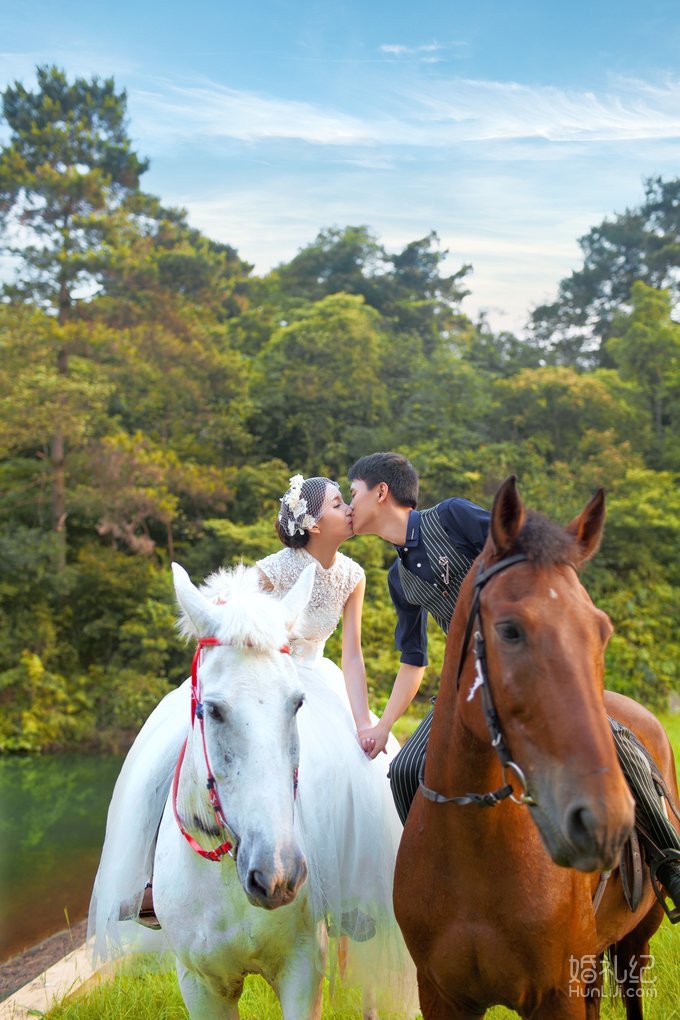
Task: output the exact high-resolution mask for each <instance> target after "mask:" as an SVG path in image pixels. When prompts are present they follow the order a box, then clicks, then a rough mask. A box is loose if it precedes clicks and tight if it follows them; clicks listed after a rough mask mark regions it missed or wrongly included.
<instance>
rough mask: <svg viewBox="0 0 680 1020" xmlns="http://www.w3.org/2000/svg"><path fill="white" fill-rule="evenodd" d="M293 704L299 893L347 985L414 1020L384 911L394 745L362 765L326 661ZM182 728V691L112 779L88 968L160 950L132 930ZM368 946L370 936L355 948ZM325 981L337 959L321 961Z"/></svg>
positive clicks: (311, 672)
mask: <svg viewBox="0 0 680 1020" xmlns="http://www.w3.org/2000/svg"><path fill="white" fill-rule="evenodd" d="M298 672H299V678H300V681H301V683H302V685H303V687H304V691H305V703H304V705H303V706H302V708H301V710H300V711H299V713H298V716H297V720H298V731H299V735H300V769H299V786H298V795H297V801H296V806H295V811H296V822H297V825H296V827H297V829H298V831H299V836H300V843H301V846H302V848H303V850H304V853H305V857H306V860H307V867H308V872H309V878H308V894H309V896H310V897H311V903H312V908H313V911H314V914H315V916H316V918H317V919H325V920H326V921H327V923H328V929H329V934H330V935H331V936H332V937H333V936H338V935H342V934H347V935H349V936H350V937H349V939H347V940H346V941H345V942H344V943H343V946H344V950H343V967H342V970H343V973H344V979H345V981H346V982H347V983H350V984H352V985H359V986H361V987H364V988H366V987H371V988H373V989H374V990H375V993H376V998H377V1003H378V1005H380V1006H381V1007H382V1008H383V1009H391V1010H394V1011H395V1013H397V1014H398V1015H399V1016H412V1015H414V1014H415V1012H416V1002H417V995H416V987H415V969H414V967H413V964H412V962H411V960H410V957H409V956H408V952H407V950H406V947H405V945H404V942H403V939H402V936H401V933H400V931H399V929H398V926H397V923H396V920H395V917H394V913H393V908H392V883H393V876H394V863H395V858H396V852H397V848H398V845H399V840H400V838H401V831H402V827H401V823H400V821H399V817H398V815H397V812H396V809H395V807H394V803H393V800H392V795H391V791H390V786H389V781H388V779H387V769H388V767H389V763H390V761H391V759H392V757H393V756H394V754H395V753H396V752H397V751H398V750H399V745H398V744H397V742H396V740H394V738H390V743H389V745H388V754H386V755H385V754H380V755H378V757H377V758H376V759H374V760H373V761H371V760H369V759H368V758H367V757H366V756H365V754H364V753H363V751H362V750H361V747H360V746H359V743H358V741H357V738H356V731H355V727H354V720H353V718H352V714H351V710H350V707H349V701H348V699H347V694H346V691H345V684H344V680H343V676H342V672H341V671H340V670H339V669H338V667H337V666H336V665H335V664H334V663H332V662H331V661H330V660H328V659H324V658H316V660H315V661H314V660H308V661H307V662H304V661H303V662H298ZM189 718H190V683H189V681H186V682H185V683H184V684H182V686H181V687H179V688H178V689H177V690H175V691H173V692H172V693H171V694H168V695H167V696H166V697H165V698H164V699H163V700H162V701H161V702H160V704H159V705H158V706H157V708H156V709H155V710H154V712H153V713H152V714H151V716H150V717H149V719H148V720H147V722H146V723H145V725H144V727H143V728H142V730H141V731H140V733H139V735H138V737H137V739H136V740H135V743H134V744H133V746H132V748H131V750H130V752H129V754H128V756H127V758H126V760H125V762H124V764H123V768H122V770H121V773H120V776H119V778H118V781H117V783H116V787H115V790H114V793H113V797H112V800H111V805H110V808H109V814H108V820H107V827H106V838H105V842H104V848H103V851H102V857H101V862H100V866H99V871H98V873H97V877H96V880H95V886H94V891H93V896H92V902H91V906H90V918H89V932H88V934H89V935H90V936H91V937H92V938H93V940H94V952H95V956H96V957H100V958H106V957H107V956H109V955H111V954H112V953H113V954H115V953H117V952H120V951H122V950H130V949H134V950H139V949H144V950H147V951H148V950H149V949H151V950H155V951H163V950H167V949H168V946H167V943H166V941H165V939H164V937H163V933H162V932H150V931H148V929H144V928H142V927H141V926H140V925H138V924H135V923H134V922H133V921H132V920H127V921H125V920H122V919H125V918H134V917H136V916H137V913H138V911H139V905H140V903H141V899H142V895H143V892H144V887H145V885H146V884H147V882H149V881H150V879H151V877H152V873H153V857H154V851H155V843H156V835H157V832H158V827H159V825H160V820H161V816H162V813H163V810H164V807H165V803H166V801H167V798H168V792H169V789H170V785H171V779H172V773H173V770H174V767H175V763H176V761H177V756H178V754H179V751H180V748H181V746H182V743H183V741H184V739H185V737H186V736H187V733H188V726H189ZM366 936H370V937H366ZM329 960H330V961H331V963H330V966H331V976H332V977H334V976H336V975H335V974H334V968H335V966H336V962H337V953H334V952H333V951H332V952H331V953H330V954H329Z"/></svg>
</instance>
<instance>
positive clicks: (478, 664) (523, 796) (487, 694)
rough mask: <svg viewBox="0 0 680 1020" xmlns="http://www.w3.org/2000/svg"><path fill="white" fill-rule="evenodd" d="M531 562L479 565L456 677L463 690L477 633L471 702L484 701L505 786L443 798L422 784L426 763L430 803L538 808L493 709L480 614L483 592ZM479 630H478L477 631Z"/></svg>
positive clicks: (518, 558)
mask: <svg viewBox="0 0 680 1020" xmlns="http://www.w3.org/2000/svg"><path fill="white" fill-rule="evenodd" d="M527 561H528V556H526V555H525V554H524V553H516V554H515V555H514V556H509V557H508V558H507V559H506V560H500V561H499V562H498V563H494V565H493V566H492V567H489V569H488V570H485V569H484V564H483V563H480V565H479V569H478V571H477V576H476V577H475V580H474V597H473V600H472V606H471V607H470V613H469V615H468V619H467V624H466V626H465V636H464V637H463V645H462V647H461V651H460V659H459V662H458V672H457V674H456V687H457V689H458V690H460V679H461V675H462V673H463V666H464V665H465V659H466V658H467V652H468V648H469V645H470V638H471V637H472V634H473V631H474V645H473V648H474V656H475V681H474V684H473V685H472V687H471V689H470V693H469V694H468V700H471V698H472V696H473V695H474V694H475V692H476V691H477V690H480V691H481V698H482V709H483V711H484V718H485V719H486V725H487V729H488V730H489V736H490V738H491V746H492V747H493V749H494V750H495V752H496V754H497V755H498V757H499V758H500V762H501V766H502V768H503V780H504V785H503V786H501V787H500V789H498V790H493V791H491V792H489V793H466V794H464V795H463V796H461V797H445V796H444V795H443V794H441V793H438V792H437V791H436V790H432V789H430V787H429V786H426V785H425V782H424V780H423V775H424V770H425V763H424V762H423V765H422V768H421V774H420V777H419V780H420V789H421V791H422V794H423V797H425V798H426V799H427V800H429V801H432V803H433V804H459V805H462V806H466V805H468V804H476V805H477V806H478V807H495V806H496V805H497V804H499V803H500V802H501V801H502V800H505V799H506V798H508V797H509V798H510V800H512V801H514V802H515V804H525V805H527V806H528V807H535V806H536V801H535V800H534V798H533V797H532V796H531V794H530V793H529V792H528V790H527V781H526V777H525V775H524V773H523V771H522V769H521V768H520V767H519V765H517V763H516V762H514V761H513V760H512V755H511V754H510V750H509V748H508V745H507V744H506V742H505V738H504V737H503V731H502V729H501V722H500V719H499V717H498V712H497V711H496V706H495V705H494V701H493V696H492V693H491V687H490V685H489V676H488V671H487V666H486V646H485V643H484V631H483V628H482V617H481V611H480V599H481V593H482V588H484V586H485V585H486V584H487V583H488V582H489V581H490V580H491V578H492V577H495V575H496V574H499V573H500V572H501V571H502V570H507V569H508V567H512V566H514V564H515V563H524V562H527ZM475 626H476V629H475ZM509 772H511V773H512V774H513V777H514V779H515V781H516V782H517V783H519V785H520V787H521V790H522V792H521V793H520V794H519V795H517V794H515V791H514V787H513V786H512V785H511V784H510V783H509V782H508V778H509V777H508V773H509Z"/></svg>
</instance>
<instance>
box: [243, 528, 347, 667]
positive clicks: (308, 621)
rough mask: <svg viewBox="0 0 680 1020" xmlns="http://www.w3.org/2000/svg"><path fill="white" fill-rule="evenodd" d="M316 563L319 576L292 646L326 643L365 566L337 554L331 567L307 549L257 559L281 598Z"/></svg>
mask: <svg viewBox="0 0 680 1020" xmlns="http://www.w3.org/2000/svg"><path fill="white" fill-rule="evenodd" d="M309 563H314V564H315V565H316V576H315V578H314V587H313V588H312V595H311V598H310V600H309V602H308V603H307V608H306V609H305V611H304V613H303V614H302V616H301V617H300V619H299V620H298V622H297V624H296V626H295V632H294V633H293V635H292V640H291V646H292V650H293V651H295V645H296V642H300V643H301V644H307V643H314V644H317V645H318V644H320V645H322V646H323V643H324V642H325V641H326V640H327V639H328V638H329V637H330V635H331V634H332V633H333V631H334V630H335V628H336V627H337V625H338V623H339V621H340V617H341V616H342V611H343V609H344V607H345V602H346V601H347V599H348V598H349V596H350V595H351V594H352V592H353V591H354V589H355V588H356V586H357V584H358V583H359V581H360V580H361V578H362V577H363V576H364V571H363V568H362V567H360V566H359V564H358V563H355V562H354V560H351V559H350V558H349V556H345V555H343V553H340V552H339V553H336V555H335V560H334V561H333V563H332V565H331V566H330V567H328V568H326V567H322V566H321V564H320V563H319V562H318V560H315V559H314V557H313V556H311V555H310V553H308V552H307V550H306V549H289V548H287V547H286V548H285V549H281V550H280V551H279V552H277V553H273V555H271V556H265V558H264V559H263V560H258V563H257V566H258V567H259V568H260V570H261V571H262V573H263V574H264V575H265V576H266V577H267V578H268V579H269V581H271V584H272V586H273V588H274V592H275V593H276V594H277V595H278V596H279V597H280V598H282V597H283V596H284V595H285V594H286V592H288V591H290V589H291V588H292V587H293V585H294V584H295V582H296V581H297V579H298V577H299V576H300V574H301V573H302V571H303V570H304V568H305V567H306V566H307V565H308V564H309Z"/></svg>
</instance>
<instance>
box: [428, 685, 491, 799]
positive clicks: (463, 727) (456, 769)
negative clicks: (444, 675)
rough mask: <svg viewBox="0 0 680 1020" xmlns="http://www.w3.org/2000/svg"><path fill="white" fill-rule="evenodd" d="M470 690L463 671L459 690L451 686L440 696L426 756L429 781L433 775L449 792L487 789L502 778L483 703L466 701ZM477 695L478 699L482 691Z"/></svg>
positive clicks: (460, 792) (452, 793) (444, 790)
mask: <svg viewBox="0 0 680 1020" xmlns="http://www.w3.org/2000/svg"><path fill="white" fill-rule="evenodd" d="M469 690H470V684H469V682H466V676H465V673H464V674H463V678H462V683H461V687H460V690H458V691H456V690H455V688H454V690H450V689H449V690H447V691H444V692H443V693H442V694H440V695H439V698H438V699H437V700H438V706H437V717H436V719H435V722H434V723H433V726H432V734H431V737H430V743H429V745H428V753H427V758H426V782H427V779H432V780H433V781H434V782H435V783H443V784H446V789H441V791H440V792H442V793H446V796H459V795H462V794H466V793H486V792H487V791H488V790H490V789H492V788H496V787H498V786H499V785H500V783H501V779H502V773H501V768H500V762H499V759H498V756H497V754H496V752H495V751H494V750H493V748H492V747H491V739H490V737H489V736H488V733H487V731H486V726H485V723H484V719H483V715H482V712H481V709H480V706H479V704H475V703H474V702H473V704H468V703H467V702H466V701H465V699H466V698H467V695H468V692H469ZM474 699H475V701H478V699H479V692H477V693H476V694H475V695H474ZM485 784H486V785H485ZM494 784H495V786H494ZM427 785H428V786H429V785H430V783H429V782H427ZM437 788H438V789H439V787H437Z"/></svg>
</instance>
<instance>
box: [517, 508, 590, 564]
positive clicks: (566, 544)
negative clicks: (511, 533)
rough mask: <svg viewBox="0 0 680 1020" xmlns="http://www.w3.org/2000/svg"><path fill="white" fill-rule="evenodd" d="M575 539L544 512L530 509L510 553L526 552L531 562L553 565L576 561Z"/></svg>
mask: <svg viewBox="0 0 680 1020" xmlns="http://www.w3.org/2000/svg"><path fill="white" fill-rule="evenodd" d="M574 544H575V539H574V536H573V535H570V534H569V533H568V532H566V531H565V530H564V528H562V527H561V526H560V525H559V524H555V523H554V522H553V521H550V520H548V518H547V517H544V516H543V514H539V513H536V511H534V510H528V511H527V516H526V520H525V521H524V524H523V526H522V529H521V530H520V532H519V534H518V535H517V538H516V539H515V542H514V545H513V547H512V549H511V550H509V551H508V555H514V554H515V553H524V555H525V556H526V557H527V559H528V560H529V561H530V562H531V563H536V564H538V565H539V566H544V567H546V566H551V565H554V564H557V563H573V562H574V559H575V557H574Z"/></svg>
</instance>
